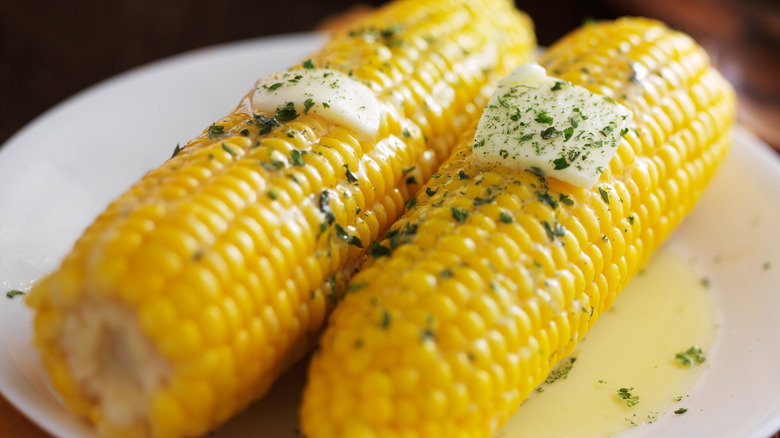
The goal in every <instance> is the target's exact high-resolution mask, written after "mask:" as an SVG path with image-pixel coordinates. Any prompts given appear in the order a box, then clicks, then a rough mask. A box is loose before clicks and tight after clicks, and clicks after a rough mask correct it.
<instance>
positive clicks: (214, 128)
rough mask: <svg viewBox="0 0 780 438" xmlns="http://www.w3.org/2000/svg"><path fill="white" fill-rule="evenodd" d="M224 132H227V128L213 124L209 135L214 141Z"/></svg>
mask: <svg viewBox="0 0 780 438" xmlns="http://www.w3.org/2000/svg"><path fill="white" fill-rule="evenodd" d="M224 132H225V127H224V126H222V125H217V124H212V125H211V126H209V130H208V133H209V138H210V139H213V138H214V137H216V136H218V135H220V134H222V133H224Z"/></svg>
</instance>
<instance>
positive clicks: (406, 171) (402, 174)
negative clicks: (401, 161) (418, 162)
mask: <svg viewBox="0 0 780 438" xmlns="http://www.w3.org/2000/svg"><path fill="white" fill-rule="evenodd" d="M416 168H417V166H412V167H410V168H408V169H404V171H403V172H401V176H406V174H407V173H409V172H411V171H413V170H414V169H416Z"/></svg>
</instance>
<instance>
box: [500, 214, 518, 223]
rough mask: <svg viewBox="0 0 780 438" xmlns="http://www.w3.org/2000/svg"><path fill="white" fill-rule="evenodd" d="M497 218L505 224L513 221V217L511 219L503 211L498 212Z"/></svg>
mask: <svg viewBox="0 0 780 438" xmlns="http://www.w3.org/2000/svg"><path fill="white" fill-rule="evenodd" d="M498 220H500V221H501V222H503V223H505V224H511V223H512V222H514V219H512V216H511V215H509V214H508V213H505V212H503V211H502V212H501V213H499V214H498Z"/></svg>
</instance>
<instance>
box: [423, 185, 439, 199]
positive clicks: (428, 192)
mask: <svg viewBox="0 0 780 438" xmlns="http://www.w3.org/2000/svg"><path fill="white" fill-rule="evenodd" d="M438 190H439V188H438V187H436V188H435V189H432V188H430V187H426V188H425V194H426V195H428V196H429V197H433V195H435V194H436V192H437V191H438Z"/></svg>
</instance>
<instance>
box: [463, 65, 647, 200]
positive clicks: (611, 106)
mask: <svg viewBox="0 0 780 438" xmlns="http://www.w3.org/2000/svg"><path fill="white" fill-rule="evenodd" d="M632 117H633V114H632V113H631V111H630V110H628V109H627V108H626V107H624V106H622V105H620V104H618V103H617V102H615V101H614V100H612V99H611V98H609V97H606V96H602V95H599V94H595V93H591V92H590V91H588V90H587V89H585V88H583V87H580V86H577V85H572V84H571V83H569V82H565V81H562V80H560V79H556V78H554V77H550V76H547V72H546V71H545V69H544V68H543V67H542V66H540V65H539V64H535V63H529V64H523V65H521V66H519V67H517V68H516V69H515V70H514V71H513V72H512V73H510V74H509V75H508V76H507V77H505V78H503V79H502V80H501V81H499V83H498V88H497V89H496V91H495V93H494V94H493V96H492V97H491V98H490V101H489V103H488V105H487V106H485V111H484V113H483V114H482V118H481V119H480V120H479V125H478V126H477V132H476V135H475V137H474V148H473V152H472V157H473V158H474V159H476V160H478V161H480V162H483V163H485V164H487V165H495V164H500V165H505V166H509V167H513V168H518V169H522V170H530V171H532V172H536V173H541V174H542V175H544V176H548V177H552V178H556V179H559V180H562V181H565V182H568V183H570V184H573V185H576V186H580V187H584V188H592V187H593V186H594V185H595V184H596V182H597V181H598V179H599V175H600V174H601V172H602V171H603V169H605V168H606V166H607V165H608V164H609V160H610V159H611V158H612V155H613V154H614V153H615V151H616V150H617V145H618V143H619V142H620V140H621V136H622V135H623V134H625V132H627V126H628V125H629V123H630V122H631V119H632Z"/></svg>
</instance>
